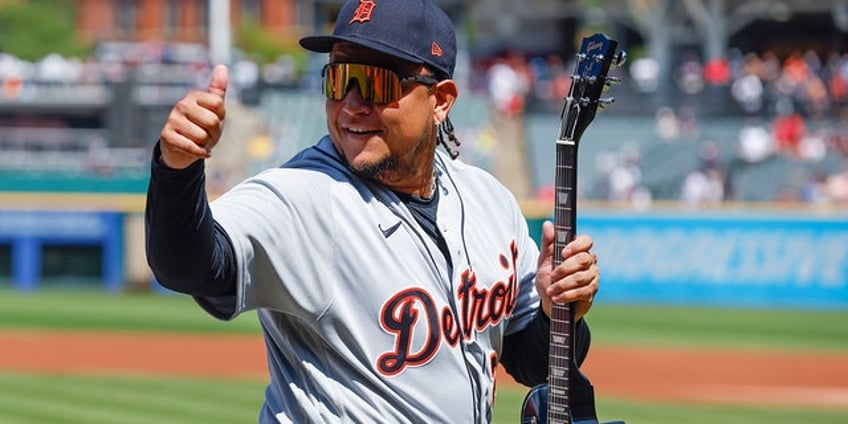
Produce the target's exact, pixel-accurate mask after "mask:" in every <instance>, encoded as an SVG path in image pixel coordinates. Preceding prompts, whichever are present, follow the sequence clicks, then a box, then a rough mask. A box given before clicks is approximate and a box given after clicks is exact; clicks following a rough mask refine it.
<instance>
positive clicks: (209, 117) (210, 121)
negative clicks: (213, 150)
mask: <svg viewBox="0 0 848 424" xmlns="http://www.w3.org/2000/svg"><path fill="white" fill-rule="evenodd" d="M198 103H200V102H199V101H198ZM218 113H219V112H218V111H215V110H212V109H208V108H206V107H203V108H196V109H193V110H191V112H190V113H187V114H186V115H185V117H186V119H187V121H183V125H182V126H180V127H179V128H178V129H182V128H184V127H191V126H194V127H197V129H198V130H201V131H203V134H199V135H200V136H201V137H202V138H199V139H198V140H204V143H205V142H206V139H209V140H212V141H214V140H217V139H218V136H219V135H220V133H221V129H222V127H223V121H222V118H221V117H220V115H219V114H218ZM187 131H190V130H187Z"/></svg>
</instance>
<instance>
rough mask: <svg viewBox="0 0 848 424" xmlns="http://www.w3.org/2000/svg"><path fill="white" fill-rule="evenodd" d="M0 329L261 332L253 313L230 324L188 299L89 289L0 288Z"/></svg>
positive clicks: (175, 296)
mask: <svg viewBox="0 0 848 424" xmlns="http://www.w3.org/2000/svg"><path fill="white" fill-rule="evenodd" d="M0 328H52V329H82V330H120V331H169V332H197V333H221V332H224V333H258V332H259V323H258V321H257V320H256V316H255V315H254V314H252V313H248V314H244V315H243V316H240V317H238V318H237V319H235V320H234V321H232V322H223V321H219V320H216V319H214V318H212V317H211V316H210V315H208V314H206V313H205V312H204V311H203V310H202V309H200V307H199V306H197V304H196V303H195V302H194V301H193V300H192V299H191V298H190V297H188V296H183V295H176V294H155V295H153V294H149V293H124V294H113V293H104V292H100V291H91V290H43V291H38V292H35V293H21V292H16V291H11V290H8V289H5V290H0Z"/></svg>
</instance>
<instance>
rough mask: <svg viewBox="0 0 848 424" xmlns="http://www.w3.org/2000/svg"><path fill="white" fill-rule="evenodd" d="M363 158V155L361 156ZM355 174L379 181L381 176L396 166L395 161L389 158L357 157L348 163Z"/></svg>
mask: <svg viewBox="0 0 848 424" xmlns="http://www.w3.org/2000/svg"><path fill="white" fill-rule="evenodd" d="M360 156H361V155H360ZM348 166H350V169H351V171H353V173H354V174H356V175H358V176H360V177H363V178H368V179H372V180H379V179H380V176H381V175H382V174H383V173H384V172H386V171H387V170H389V169H391V168H392V167H393V166H394V161H393V160H392V159H391V158H389V157H383V158H361V157H357V158H355V159H354V160H353V161H352V162H348Z"/></svg>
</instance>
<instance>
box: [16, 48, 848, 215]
mask: <svg viewBox="0 0 848 424" xmlns="http://www.w3.org/2000/svg"><path fill="white" fill-rule="evenodd" d="M317 63H318V62H317V61H316V62H315V63H312V62H309V63H307V64H305V65H304V64H300V65H299V64H298V62H297V60H296V59H295V58H293V57H288V56H284V57H280V58H279V60H277V61H275V62H273V63H264V64H261V63H256V62H254V61H252V60H250V58H249V57H246V56H244V55H241V54H238V53H237V54H236V57H235V60H234V61H233V64H232V66H231V80H232V88H233V90H232V91H233V93H234V94H233V96H235V98H239V99H242V100H243V101H250V102H252V103H254V104H257V103H258V95H257V92H258V90H260V89H264V88H267V87H287V88H301V89H303V88H309V89H312V88H314V87H316V86H317V84H318V83H319V81H318V78H319V77H318V73H319V69H320V68H319V67H318V66H319V65H318V64H317ZM573 66H574V63H573V62H572V61H566V60H564V59H563V58H562V57H560V56H558V55H547V56H533V55H526V54H523V53H521V52H504V53H502V54H498V55H495V56H491V57H483V58H475V59H473V60H471V61H470V62H469V69H468V72H467V73H466V74H465V75H467V76H468V80H467V81H466V84H467V86H468V89H470V91H472V92H476V93H478V94H481V95H485V96H488V97H489V99H490V104H491V105H492V107H493V109H494V110H495V111H497V112H498V113H500V114H505V115H506V116H521V115H522V114H526V113H532V112H533V111H534V108H540V107H541V108H543V109H544V110H545V111H546V112H550V111H551V110H559V109H561V107H562V99H563V98H564V97H565V96H567V94H568V90H569V87H570V85H571V73H572V70H573ZM209 70H210V64H209V62H208V56H207V52H206V51H205V48H204V47H203V46H200V45H195V44H179V43H170V44H158V43H120V42H113V43H102V44H101V45H99V46H98V47H97V49H96V50H95V51H94V54H92V55H91V57H88V58H84V59H79V58H65V57H61V56H59V55H55V54H54V55H49V56H47V57H44V58H43V59H41V60H38V61H35V62H28V61H24V60H21V59H19V58H16V57H14V56H11V55H9V54H5V53H0V83H2V92H0V100H3V101H6V102H14V101H28V100H33V99H36V98H38V97H39V96H42V97H43V96H44V95H45V93H49V92H50V90H51V89H54V88H55V87H56V86H63V87H86V86H99V85H105V84H108V83H114V82H121V81H126V80H127V79H128V78H133V79H135V80H137V81H142V82H147V83H158V84H171V85H176V86H178V87H180V88H181V89H184V88H188V87H191V88H194V87H202V86H203V85H204V84H205V82H206V80H207V79H208V73H209ZM622 72H627V74H626V75H625V76H624V77H625V80H629V81H628V84H629V86H630V87H631V88H632V89H631V90H630V91H627V93H634V94H633V95H642V96H645V95H651V94H652V93H655V92H657V91H658V90H659V89H660V88H661V85H662V83H663V81H661V79H660V78H661V77H660V75H661V74H660V72H659V67H658V65H657V63H656V61H654V60H652V59H650V58H638V59H636V60H633V61H631V62H630V63H629V64H628V65H627V67H626V68H623V70H622ZM671 75H672V78H671V79H672V80H673V85H674V89H675V92H676V93H679V96H684V97H685V96H692V97H693V98H696V99H698V98H699V97H698V96H702V95H705V94H707V93H715V92H721V93H724V94H725V95H726V98H727V100H728V102H729V103H728V104H729V105H731V106H733V107H734V108H736V109H738V111H739V112H738V113H737V118H739V119H743V120H744V121H745V124H744V125H743V127H742V128H741V129H740V130H739V132H738V134H737V135H736V136H735V139H734V140H718V142H717V140H711V139H709V137H710V135H706V134H700V133H699V122H700V121H701V120H704V119H709V118H710V117H709V116H703V114H702V112H700V111H699V110H697V109H696V108H692V107H689V106H685V105H684V106H679V105H669V106H658V107H656V108H654V109H650V110H643V111H642V114H643V115H645V114H646V113H652V112H653V113H654V114H653V119H654V122H655V127H654V134H652V137H654V141H655V142H656V143H658V144H663V143H665V144H673V143H678V142H679V143H695V144H697V145H698V146H699V148H698V149H696V150H695V151H697V155H698V157H697V158H696V162H697V163H698V165H697V166H696V167H695V168H694V169H690V170H689V172H688V173H687V175H686V176H685V177H683V178H679V180H680V183H679V189H678V191H677V198H678V199H679V200H682V201H684V202H686V203H688V204H692V205H699V204H705V203H717V202H723V201H728V200H735V199H736V197H735V190H734V184H733V181H732V173H733V172H732V171H733V169H732V168H733V167H739V166H742V165H744V164H748V165H751V164H758V163H765V162H768V161H771V160H774V158H782V159H784V160H788V161H789V163H799V164H804V165H805V167H803V169H805V170H808V171H806V172H807V174H806V175H805V177H804V178H805V181H804V182H803V183H800V184H797V185H796V186H797V189H796V190H785V191H782V192H781V193H780V194H779V195H778V196H777V197H776V198H775V199H773V200H791V201H798V202H809V203H822V202H837V203H843V204H848V166H845V165H844V164H845V163H848V160H846V158H848V53H838V52H831V53H828V54H825V55H820V54H818V53H816V52H813V51H797V52H792V53H791V54H789V55H788V56H786V57H783V58H780V57H778V55H777V54H775V53H774V52H764V53H762V54H758V53H743V52H741V51H738V50H731V51H730V52H728V54H727V55H726V57H723V58H719V59H715V60H711V61H706V62H702V61H701V60H700V58H699V56H698V55H696V54H689V55H685V56H684V57H683V58H682V59H681V60H680V62H679V64H678V65H677V66H676V67H675V68H674V69H673V71H672V72H671ZM68 93H69V92H68V91H63V92H61V95H62V96H63V97H64V98H66V99H68V98H70V99H75V100H81V99H82V98H83V97H84V96H85V95H91V94H92V93H93V92H92V91H89V92H84V91H79V92H78V93H77V95H73V94H71V95H70V96H69V95H68ZM71 93H73V92H71ZM619 95H621V94H619ZM12 125H15V124H14V123H13V122H10V121H9V119H5V120H4V119H0V127H9V126H12ZM728 142H732V145H733V150H734V151H733V155H732V156H731V157H729V156H728V155H727V154H726V153H727V152H726V149H727V147H726V146H727V145H728ZM6 144H7V145H8V143H6ZM3 146H4V144H3V139H2V137H0V148H3ZM96 148H97V149H98V151H100V150H102V143H99V144H97V146H96ZM641 148H644V146H638V145H637V146H633V145H628V146H626V147H622V151H621V152H619V153H620V154H618V155H616V158H617V159H616V160H615V161H607V162H606V164H605V165H604V169H602V170H599V172H602V173H604V175H606V178H607V181H606V188H605V189H604V190H603V191H602V193H603V195H604V196H605V197H606V198H607V199H609V200H620V201H629V202H632V203H634V204H636V205H641V206H645V205H650V203H651V200H652V198H653V194H652V192H651V189H650V187H648V186H646V185H645V184H644V183H643V181H642V179H641V176H640V174H641V173H640V167H641V166H643V164H642V163H641V161H642V156H643V153H644V152H642V151H640V149H641ZM723 149H724V151H722V150H723ZM834 156H837V157H839V158H841V161H842V163H843V165H842V166H841V167H837V168H836V169H834V167H832V166H830V167H818V166H816V164H817V163H822V162H824V161H825V159H830V162H829V163H832V162H833V157H834ZM806 165H810V166H806Z"/></svg>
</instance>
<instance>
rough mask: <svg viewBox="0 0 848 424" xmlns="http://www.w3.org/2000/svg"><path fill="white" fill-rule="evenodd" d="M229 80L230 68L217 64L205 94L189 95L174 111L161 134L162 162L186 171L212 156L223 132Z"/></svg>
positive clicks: (194, 93) (195, 92) (202, 92)
mask: <svg viewBox="0 0 848 424" xmlns="http://www.w3.org/2000/svg"><path fill="white" fill-rule="evenodd" d="M227 81H228V71H227V67H226V66H224V65H218V66H216V67H215V68H214V69H213V70H212V78H211V80H210V81H209V86H208V87H207V89H206V91H201V90H198V91H193V92H191V93H189V94H187V95H186V96H185V97H183V98H182V99H181V100H180V101H179V102H177V104H176V105H174V108H173V109H171V113H170V114H169V115H168V119H167V120H166V121H165V126H164V127H163V128H162V132H161V134H160V142H161V144H160V149H161V151H162V157H161V161H162V162H163V163H164V164H165V165H166V166H168V167H169V168H173V169H184V168H187V167H188V166H189V165H191V164H192V163H194V162H196V161H197V160H199V159H206V158H209V157H211V156H212V149H213V148H214V147H215V145H216V144H217V143H218V140H219V139H220V138H221V133H222V131H223V129H224V118H225V116H226V104H225V101H224V98H225V96H226V94H227Z"/></svg>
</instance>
